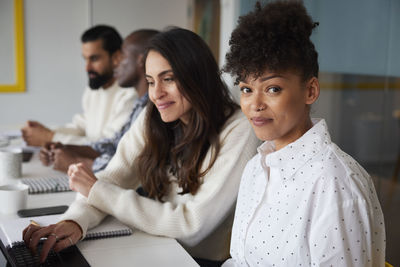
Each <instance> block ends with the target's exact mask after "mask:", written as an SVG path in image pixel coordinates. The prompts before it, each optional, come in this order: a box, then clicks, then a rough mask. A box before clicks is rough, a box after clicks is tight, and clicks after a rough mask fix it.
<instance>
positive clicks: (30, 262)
mask: <svg viewBox="0 0 400 267" xmlns="http://www.w3.org/2000/svg"><path fill="white" fill-rule="evenodd" d="M8 251H9V253H10V255H11V256H12V257H13V258H14V259H15V261H16V263H17V265H18V266H21V267H30V266H43V267H44V266H46V267H47V266H49V267H50V266H62V261H61V259H60V257H59V255H58V254H57V253H55V252H54V251H53V250H50V252H49V255H48V256H47V259H46V261H45V262H44V263H42V264H40V263H39V255H40V252H41V251H42V243H40V244H39V246H38V251H37V254H36V255H32V254H31V252H30V250H29V249H28V248H27V247H26V246H25V244H24V243H22V242H21V243H17V244H14V246H13V247H12V248H8Z"/></svg>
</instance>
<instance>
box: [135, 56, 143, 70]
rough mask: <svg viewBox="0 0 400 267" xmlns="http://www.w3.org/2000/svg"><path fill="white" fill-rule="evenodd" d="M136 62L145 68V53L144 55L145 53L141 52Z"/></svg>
mask: <svg viewBox="0 0 400 267" xmlns="http://www.w3.org/2000/svg"><path fill="white" fill-rule="evenodd" d="M136 64H137V65H138V66H139V67H140V68H142V69H144V55H143V54H139V55H138V56H137V58H136Z"/></svg>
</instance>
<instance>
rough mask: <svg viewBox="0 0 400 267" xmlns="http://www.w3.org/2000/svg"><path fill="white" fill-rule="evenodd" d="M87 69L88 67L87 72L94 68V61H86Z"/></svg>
mask: <svg viewBox="0 0 400 267" xmlns="http://www.w3.org/2000/svg"><path fill="white" fill-rule="evenodd" d="M85 69H86V72H89V71H91V70H92V63H91V62H90V61H86V62H85Z"/></svg>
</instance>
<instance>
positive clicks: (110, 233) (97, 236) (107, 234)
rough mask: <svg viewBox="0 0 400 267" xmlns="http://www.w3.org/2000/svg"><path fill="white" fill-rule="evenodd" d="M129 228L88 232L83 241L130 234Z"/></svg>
mask: <svg viewBox="0 0 400 267" xmlns="http://www.w3.org/2000/svg"><path fill="white" fill-rule="evenodd" d="M131 234H132V230H131V229H121V230H115V231H106V232H95V233H88V234H87V235H86V237H85V238H84V239H83V241H86V240H95V239H104V238H113V237H119V236H127V235H131Z"/></svg>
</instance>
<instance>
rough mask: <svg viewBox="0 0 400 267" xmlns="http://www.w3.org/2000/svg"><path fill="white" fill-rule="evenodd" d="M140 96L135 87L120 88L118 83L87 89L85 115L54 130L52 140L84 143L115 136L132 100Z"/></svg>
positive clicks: (130, 106)
mask: <svg viewBox="0 0 400 267" xmlns="http://www.w3.org/2000/svg"><path fill="white" fill-rule="evenodd" d="M137 97H138V95H137V93H136V90H134V89H133V88H121V87H119V86H118V83H117V82H114V84H113V85H112V86H111V87H109V88H107V89H106V90H104V89H103V88H99V89H98V90H91V89H90V88H89V87H87V88H86V89H85V92H84V94H83V97H82V108H83V113H82V114H76V115H75V116H74V117H73V119H72V122H71V123H68V124H67V125H65V126H62V127H59V128H56V129H54V131H55V134H54V137H53V140H52V141H53V142H61V143H64V144H76V145H83V144H87V143H89V142H95V141H97V140H99V139H102V138H110V137H113V136H114V134H115V133H116V132H118V131H120V130H121V128H122V126H123V125H124V124H125V122H126V121H127V120H128V118H129V114H130V113H131V111H132V108H133V102H134V100H135V99H136V98H137Z"/></svg>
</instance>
